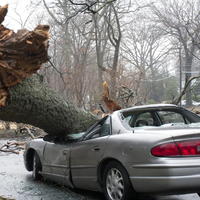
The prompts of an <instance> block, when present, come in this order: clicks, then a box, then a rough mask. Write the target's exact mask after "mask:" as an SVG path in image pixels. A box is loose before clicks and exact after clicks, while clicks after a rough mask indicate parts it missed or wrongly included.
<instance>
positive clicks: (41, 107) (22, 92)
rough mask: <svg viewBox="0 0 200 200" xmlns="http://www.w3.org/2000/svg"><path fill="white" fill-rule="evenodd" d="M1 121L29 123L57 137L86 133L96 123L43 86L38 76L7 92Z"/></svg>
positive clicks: (1, 112) (88, 115)
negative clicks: (7, 95)
mask: <svg viewBox="0 0 200 200" xmlns="http://www.w3.org/2000/svg"><path fill="white" fill-rule="evenodd" d="M0 119H1V120H5V121H15V122H21V123H26V124H31V125H33V126H36V127H39V128H42V129H43V130H44V131H45V132H47V133H48V134H50V135H58V136H59V135H62V136H63V135H66V134H69V133H76V132H81V131H85V130H86V129H87V128H88V127H89V126H90V125H92V124H93V123H95V122H96V120H97V119H96V117H94V116H93V115H92V114H90V113H88V112H86V111H83V110H78V109H77V108H76V107H75V106H73V105H72V104H71V103H69V102H67V101H65V100H64V99H63V98H62V97H60V96H59V95H58V94H57V93H56V92H54V91H53V90H51V89H49V88H48V87H46V86H45V85H44V84H43V83H42V81H41V80H40V78H39V76H38V75H33V76H32V77H31V78H27V79H25V80H24V81H23V82H22V83H19V84H17V85H15V86H13V87H11V88H10V89H9V97H8V100H7V102H6V106H5V107H2V108H0Z"/></svg>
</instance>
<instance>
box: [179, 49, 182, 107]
mask: <svg viewBox="0 0 200 200" xmlns="http://www.w3.org/2000/svg"><path fill="white" fill-rule="evenodd" d="M179 73H180V74H179V90H180V94H181V91H182V56H181V45H180V47H179ZM180 106H182V102H181V100H180Z"/></svg>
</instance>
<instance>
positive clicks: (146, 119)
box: [124, 112, 156, 127]
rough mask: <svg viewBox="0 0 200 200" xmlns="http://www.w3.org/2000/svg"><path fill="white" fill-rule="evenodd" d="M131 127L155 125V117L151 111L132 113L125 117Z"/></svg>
mask: <svg viewBox="0 0 200 200" xmlns="http://www.w3.org/2000/svg"><path fill="white" fill-rule="evenodd" d="M124 122H125V123H128V125H129V126H130V127H142V126H155V124H156V122H155V118H154V115H153V113H151V112H141V113H138V112H137V113H131V115H128V116H126V117H125V118H124Z"/></svg>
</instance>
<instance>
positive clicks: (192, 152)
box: [151, 140, 200, 157]
mask: <svg viewBox="0 0 200 200" xmlns="http://www.w3.org/2000/svg"><path fill="white" fill-rule="evenodd" d="M151 154H152V155H153V156H158V157H168V156H200V140H190V141H179V142H171V143H165V144H161V145H158V146H155V147H153V148H152V150H151Z"/></svg>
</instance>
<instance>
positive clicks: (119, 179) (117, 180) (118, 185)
mask: <svg viewBox="0 0 200 200" xmlns="http://www.w3.org/2000/svg"><path fill="white" fill-rule="evenodd" d="M106 190H107V193H108V195H109V197H110V199H111V200H122V197H123V194H124V179H123V176H122V174H121V172H120V171H119V170H118V169H116V168H111V169H110V170H109V171H108V173H107V177H106Z"/></svg>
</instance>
